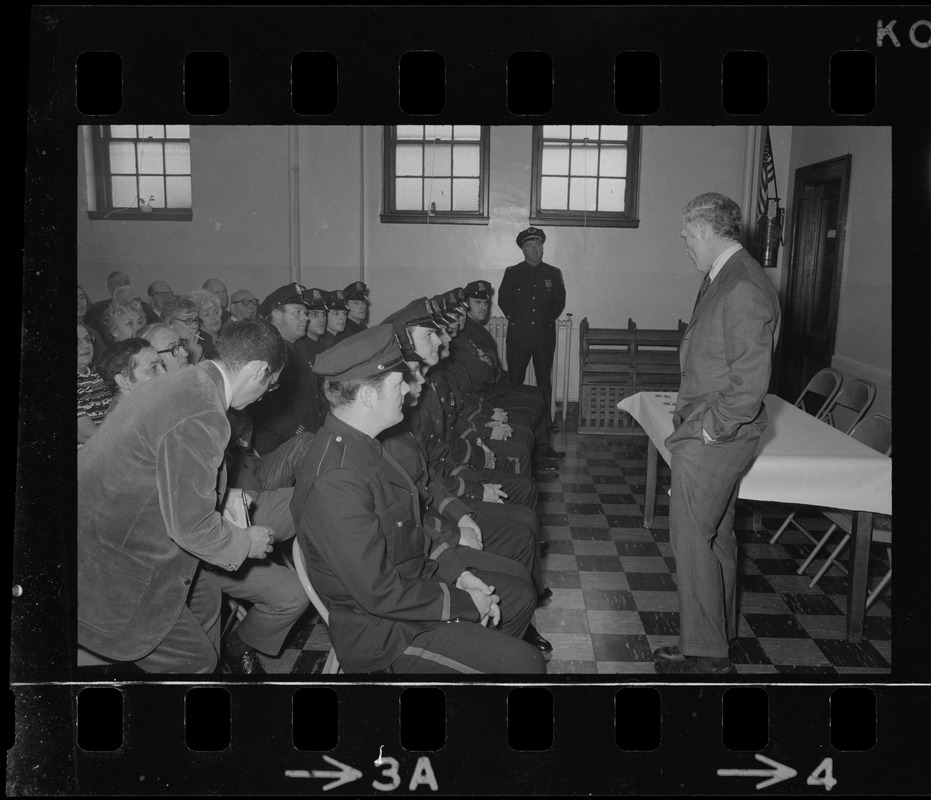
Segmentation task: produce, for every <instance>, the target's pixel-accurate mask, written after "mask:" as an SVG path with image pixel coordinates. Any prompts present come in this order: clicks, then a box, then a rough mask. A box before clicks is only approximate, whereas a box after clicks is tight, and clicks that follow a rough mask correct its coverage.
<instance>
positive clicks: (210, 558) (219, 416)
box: [77, 361, 251, 661]
mask: <svg viewBox="0 0 931 800" xmlns="http://www.w3.org/2000/svg"><path fill="white" fill-rule="evenodd" d="M229 438H230V425H229V422H228V421H227V418H226V399H225V390H224V383H223V376H222V374H221V373H220V370H219V368H218V367H217V365H216V364H214V363H212V362H210V361H205V362H201V363H200V364H197V365H195V366H193V367H189V368H188V369H183V370H179V371H178V372H175V373H172V374H169V375H164V376H159V377H158V378H153V379H152V380H151V381H147V382H146V383H144V384H142V385H141V386H139V387H138V388H137V389H136V390H135V391H134V392H133V393H132V395H130V396H129V397H126V398H124V400H123V401H122V402H121V403H120V404H119V405H118V406H117V407H116V408H115V409H114V411H113V414H112V415H111V416H110V418H109V419H107V421H106V422H105V423H104V424H103V425H102V426H101V427H100V429H99V430H98V431H97V432H96V433H95V434H94V435H93V436H92V437H91V438H90V439H89V440H88V441H87V443H86V444H85V445H84V447H82V448H81V450H80V451H79V453H78V530H77V541H78V641H79V642H80V643H81V644H82V645H84V646H86V647H88V648H89V649H91V650H93V651H95V652H97V653H100V654H101V655H103V656H107V657H109V658H114V659H117V660H120V661H135V660H137V659H140V658H142V657H143V656H145V655H147V654H148V653H150V652H152V650H154V649H155V648H156V647H157V646H158V644H159V643H160V642H161V641H162V640H163V639H164V638H165V637H166V636H167V635H168V632H169V631H170V630H171V628H172V627H173V626H174V624H175V623H176V622H177V620H178V618H179V617H180V616H181V612H182V610H183V609H184V605H185V602H186V600H187V596H188V594H189V592H190V590H191V584H192V582H193V580H194V575H195V573H196V571H197V568H198V565H199V564H200V562H201V560H203V561H205V562H207V563H209V564H213V565H216V566H217V567H220V568H222V569H224V570H228V571H230V572H232V571H235V570H236V569H238V568H239V566H240V565H241V564H242V562H243V561H244V560H245V559H246V557H247V556H248V554H249V548H250V544H251V540H250V537H249V535H248V534H247V533H246V532H245V531H244V530H243V529H242V528H237V527H235V526H233V525H231V524H230V523H229V522H227V521H226V520H224V519H223V517H222V516H221V515H220V513H219V512H218V511H217V507H218V505H219V500H220V498H222V496H223V494H224V492H225V490H226V478H225V473H224V471H223V469H222V468H223V455H224V450H225V448H226V445H227V442H228V441H229Z"/></svg>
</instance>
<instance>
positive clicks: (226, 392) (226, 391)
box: [213, 361, 233, 408]
mask: <svg viewBox="0 0 931 800" xmlns="http://www.w3.org/2000/svg"><path fill="white" fill-rule="evenodd" d="M213 364H214V366H215V367H216V368H217V369H218V370H220V374H221V375H222V376H223V399H224V400H225V401H226V407H227V408H229V407H230V405H231V404H232V402H233V384H231V383H230V377H229V375H227V374H226V366H225V365H224V364H223V363H222V362H221V361H214V362H213Z"/></svg>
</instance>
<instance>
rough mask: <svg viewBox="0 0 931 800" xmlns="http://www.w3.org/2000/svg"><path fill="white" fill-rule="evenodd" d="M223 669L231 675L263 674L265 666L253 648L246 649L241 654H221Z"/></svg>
mask: <svg viewBox="0 0 931 800" xmlns="http://www.w3.org/2000/svg"><path fill="white" fill-rule="evenodd" d="M223 671H224V672H226V673H228V674H232V675H265V674H266V672H265V667H263V666H262V662H261V661H259V657H258V655H257V654H256V652H255V650H246V651H245V652H244V653H243V654H242V655H241V656H238V657H237V656H231V655H230V654H229V653H224V654H223Z"/></svg>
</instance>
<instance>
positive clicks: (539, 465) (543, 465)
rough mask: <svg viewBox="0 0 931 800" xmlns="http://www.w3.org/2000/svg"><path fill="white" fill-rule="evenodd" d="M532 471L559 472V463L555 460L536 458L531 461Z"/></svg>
mask: <svg viewBox="0 0 931 800" xmlns="http://www.w3.org/2000/svg"><path fill="white" fill-rule="evenodd" d="M533 471H534V472H559V465H558V464H557V463H556V462H555V461H543V460H542V459H541V460H538V461H534V462H533Z"/></svg>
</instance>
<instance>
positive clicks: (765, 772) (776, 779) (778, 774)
mask: <svg viewBox="0 0 931 800" xmlns="http://www.w3.org/2000/svg"><path fill="white" fill-rule="evenodd" d="M755 757H756V760H757V761H762V762H764V763H766V764H769V765H770V766H771V767H774V769H719V770H718V775H720V776H721V777H733V776H737V777H744V776H746V777H751V778H769V780H768V781H760V783H758V784H757V785H756V788H757V789H765V788H766V787H767V786H772V785H773V784H774V783H781V782H782V781H787V780H788V779H789V778H794V777H795V776H796V775H798V773H797V772H796V771H795V770H794V769H792V767H788V766H786V765H785V764H780V763H779V762H778V761H773V760H772V759H770V758H767V757H766V756H761V755H760V754H759V753H757V754H756V756H755ZM324 758H326V756H324Z"/></svg>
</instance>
